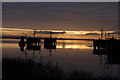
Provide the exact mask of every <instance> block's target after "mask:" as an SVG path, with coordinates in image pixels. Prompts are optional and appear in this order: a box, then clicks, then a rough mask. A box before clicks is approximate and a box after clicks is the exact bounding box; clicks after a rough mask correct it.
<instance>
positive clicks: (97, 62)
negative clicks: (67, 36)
mask: <svg viewBox="0 0 120 80" xmlns="http://www.w3.org/2000/svg"><path fill="white" fill-rule="evenodd" d="M18 41H19V40H16V39H14V40H13V39H3V43H0V45H2V51H3V52H2V53H3V54H2V56H3V57H10V58H16V57H21V58H23V59H29V58H31V59H33V60H35V61H36V62H39V61H40V60H43V61H44V62H48V61H51V62H52V63H53V64H56V63H58V65H60V66H61V67H63V69H64V70H65V71H66V72H68V71H69V70H70V69H80V70H85V71H87V72H92V73H93V75H94V76H112V77H118V76H119V75H118V74H119V73H120V72H119V71H118V68H119V67H120V66H119V64H112V65H111V64H109V63H108V64H105V63H107V56H105V55H101V56H98V55H97V54H96V55H95V54H93V43H92V41H77V40H58V41H57V44H56V49H45V48H44V44H43V43H41V46H40V50H27V49H26V48H24V51H20V48H19V46H18Z"/></svg>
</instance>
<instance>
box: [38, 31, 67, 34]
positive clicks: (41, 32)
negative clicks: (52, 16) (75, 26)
mask: <svg viewBox="0 0 120 80" xmlns="http://www.w3.org/2000/svg"><path fill="white" fill-rule="evenodd" d="M65 33H66V32H52V31H36V34H65Z"/></svg>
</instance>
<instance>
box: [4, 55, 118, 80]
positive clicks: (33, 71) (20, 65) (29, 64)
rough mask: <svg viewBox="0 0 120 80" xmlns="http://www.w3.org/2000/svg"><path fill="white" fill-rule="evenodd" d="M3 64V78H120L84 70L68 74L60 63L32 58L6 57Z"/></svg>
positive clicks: (100, 79) (6, 79) (76, 79)
mask: <svg viewBox="0 0 120 80" xmlns="http://www.w3.org/2000/svg"><path fill="white" fill-rule="evenodd" d="M2 66H3V69H2V70H3V71H2V80H118V79H116V78H112V77H99V78H95V77H93V76H92V73H90V72H85V71H82V70H71V71H70V73H69V74H66V73H65V72H64V70H63V69H62V68H61V67H60V66H59V65H58V64H56V65H53V64H52V63H51V62H48V63H46V64H45V63H43V62H42V61H40V62H39V63H35V62H34V61H33V60H31V59H29V60H24V59H21V58H14V59H10V58H7V57H5V58H3V59H2Z"/></svg>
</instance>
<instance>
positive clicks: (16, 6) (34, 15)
mask: <svg viewBox="0 0 120 80" xmlns="http://www.w3.org/2000/svg"><path fill="white" fill-rule="evenodd" d="M117 13H118V12H117V3H113V2H108V3H104V2H102V3H97V2H93V3H88V2H86V3H84V2H82V3H81V2H80V3H75V2H73V3H70V2H67V3H65V2H61V3H56V2H52V3H43V2H37V3H32V2H31V3H30V2H29V3H28V2H19V3H15V2H13V3H6V2H5V3H3V27H14V28H16V27H17V28H33V27H34V28H36V29H48V30H51V29H53V30H100V29H101V28H104V29H107V30H108V29H109V30H115V29H117V17H118V16H117ZM111 28H112V29H111Z"/></svg>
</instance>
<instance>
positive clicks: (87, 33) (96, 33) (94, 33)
mask: <svg viewBox="0 0 120 80" xmlns="http://www.w3.org/2000/svg"><path fill="white" fill-rule="evenodd" d="M85 35H99V34H98V33H87V34H85Z"/></svg>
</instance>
